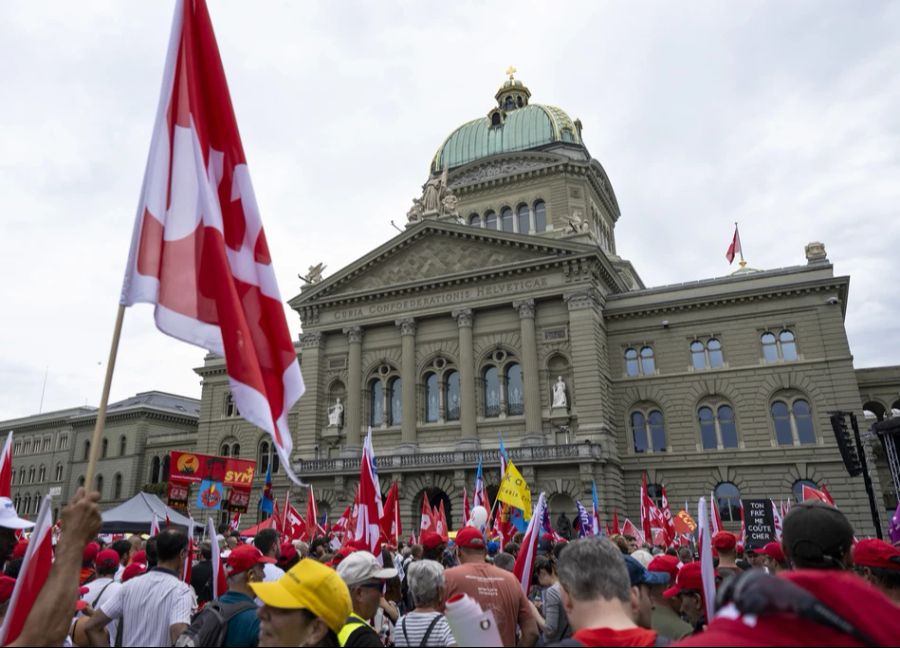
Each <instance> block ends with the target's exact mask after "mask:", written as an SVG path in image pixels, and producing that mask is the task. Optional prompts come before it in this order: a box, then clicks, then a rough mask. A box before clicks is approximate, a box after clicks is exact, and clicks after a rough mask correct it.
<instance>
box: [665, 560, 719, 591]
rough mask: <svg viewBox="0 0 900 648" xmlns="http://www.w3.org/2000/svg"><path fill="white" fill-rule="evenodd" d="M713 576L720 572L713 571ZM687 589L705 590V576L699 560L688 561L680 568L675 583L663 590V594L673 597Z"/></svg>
mask: <svg viewBox="0 0 900 648" xmlns="http://www.w3.org/2000/svg"><path fill="white" fill-rule="evenodd" d="M713 576H714V577H715V576H718V574H717V573H715V572H713ZM685 590H692V591H697V592H701V593H702V592H703V576H702V574H701V571H700V563H699V562H692V563H688V564H686V565H684V566H683V567H682V568H681V569H679V570H678V576H677V577H676V578H675V584H674V585H673V586H672V587H670V588H669V589H667V590H666V591H665V592H663V596H664V597H666V598H672V597H673V596H678V595H679V594H681V593H682V592H684V591H685Z"/></svg>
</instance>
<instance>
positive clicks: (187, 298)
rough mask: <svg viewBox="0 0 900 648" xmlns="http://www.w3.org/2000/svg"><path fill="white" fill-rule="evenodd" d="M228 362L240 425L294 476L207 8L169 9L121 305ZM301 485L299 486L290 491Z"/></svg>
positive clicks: (253, 208)
mask: <svg viewBox="0 0 900 648" xmlns="http://www.w3.org/2000/svg"><path fill="white" fill-rule="evenodd" d="M137 302H145V303H150V304H155V306H156V308H155V314H154V315H155V319H156V325H157V327H159V329H160V330H161V331H163V332H164V333H167V334H169V335H171V336H173V337H175V338H178V339H179V340H184V341H185V342H189V343H191V344H195V345H197V346H200V347H203V348H204V349H207V350H209V351H211V352H213V353H216V354H218V355H220V356H224V357H225V362H226V366H227V370H228V380H229V383H230V386H231V390H232V394H233V396H234V400H235V404H236V405H237V408H238V410H239V411H240V413H241V415H242V416H243V417H244V418H245V419H247V420H248V421H250V422H251V423H253V424H254V425H256V426H258V427H260V428H262V429H264V430H266V431H267V432H268V433H269V434H271V435H272V439H273V440H274V445H275V449H276V451H277V452H278V455H279V457H280V459H281V465H282V466H284V467H285V468H286V470H287V473H288V475H290V476H291V478H292V479H294V481H298V480H297V478H296V477H295V476H294V474H293V472H292V470H291V461H290V455H291V448H292V442H291V435H290V431H289V430H288V424H287V415H288V411H289V410H290V408H291V406H292V405H293V404H294V403H295V402H296V401H297V399H299V398H300V396H301V395H302V394H303V389H304V388H303V379H302V378H301V376H300V366H299V364H298V362H297V355H296V353H295V351H294V345H293V343H292V341H291V335H290V332H289V330H288V326H287V321H286V320H285V314H284V307H283V305H282V301H281V296H280V294H279V292H278V285H277V283H276V280H275V272H274V269H273V267H272V259H271V258H270V256H269V248H268V245H267V244H266V236H265V233H264V232H263V227H262V222H261V220H260V215H259V209H258V208H257V205H256V198H255V197H254V194H253V186H252V185H251V183H250V174H249V172H248V170H247V161H246V158H245V157H244V150H243V147H242V145H241V138H240V134H239V133H238V127H237V122H236V120H235V116H234V110H233V109H232V106H231V98H230V96H229V93H228V85H227V83H226V80H225V72H224V70H223V69H222V61H221V59H220V58H219V50H218V46H217V45H216V38H215V34H214V33H213V29H212V23H211V22H210V18H209V12H208V11H207V8H206V3H205V2H204V0H179V1H178V2H177V3H176V8H175V18H174V20H173V24H172V35H171V39H170V42H169V51H168V57H167V59H166V67H165V72H164V76H163V86H162V94H161V97H160V103H159V110H158V113H157V117H156V124H155V127H154V132H153V138H152V141H151V143H150V154H149V158H148V160H147V170H146V173H145V176H144V185H143V188H142V191H141V199H140V202H139V204H138V213H137V218H136V222H135V227H134V237H133V239H132V242H131V251H130V254H129V258H128V267H127V269H126V272H125V282H124V285H123V287H122V297H121V303H122V304H123V305H125V306H131V305H133V304H135V303H137ZM298 483H299V481H298Z"/></svg>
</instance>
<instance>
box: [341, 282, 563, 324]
mask: <svg viewBox="0 0 900 648" xmlns="http://www.w3.org/2000/svg"><path fill="white" fill-rule="evenodd" d="M549 285H550V281H549V279H548V278H547V277H534V278H531V279H519V280H516V281H509V282H507V283H502V284H494V285H486V286H473V287H471V288H458V289H456V290H450V291H447V292H445V293H441V294H440V295H429V296H423V297H409V298H407V299H400V300H396V301H386V302H378V303H373V304H367V305H366V306H361V307H357V308H345V309H343V310H338V311H334V312H333V313H330V314H329V316H330V317H332V318H334V321H335V322H348V321H352V320H358V319H362V318H366V317H378V316H381V315H388V316H389V315H397V314H400V313H408V312H410V311H416V310H421V309H424V308H433V307H439V306H451V305H457V304H466V303H469V302H472V301H476V300H480V299H485V298H490V297H501V296H503V295H514V294H517V293H522V292H529V291H534V290H541V289H543V288H547V287H548V286H549Z"/></svg>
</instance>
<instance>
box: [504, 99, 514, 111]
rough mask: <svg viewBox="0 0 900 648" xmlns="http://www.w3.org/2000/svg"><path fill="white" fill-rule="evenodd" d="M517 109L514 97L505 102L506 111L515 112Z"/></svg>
mask: <svg viewBox="0 0 900 648" xmlns="http://www.w3.org/2000/svg"><path fill="white" fill-rule="evenodd" d="M515 107H516V102H515V100H513V98H512V97H507V98H506V101H505V102H503V108H504V110H514V109H515Z"/></svg>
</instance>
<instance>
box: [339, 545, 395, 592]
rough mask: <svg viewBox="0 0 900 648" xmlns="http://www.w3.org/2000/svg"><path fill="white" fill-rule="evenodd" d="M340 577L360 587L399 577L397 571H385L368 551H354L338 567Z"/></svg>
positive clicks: (349, 583)
mask: <svg viewBox="0 0 900 648" xmlns="http://www.w3.org/2000/svg"><path fill="white" fill-rule="evenodd" d="M337 573H338V576H340V577H341V579H343V581H344V582H345V583H346V584H347V585H349V586H352V585H359V584H360V583H365V582H366V581H370V580H386V579H388V578H393V577H394V576H396V575H397V570H396V569H390V568H388V569H385V568H384V567H382V566H381V563H379V562H378V559H377V558H376V557H375V556H373V555H372V554H370V553H369V552H368V551H354V552H353V553H352V554H350V555H349V556H347V557H346V558H344V559H343V560H342V561H341V562H340V564H339V565H338V566H337Z"/></svg>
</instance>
